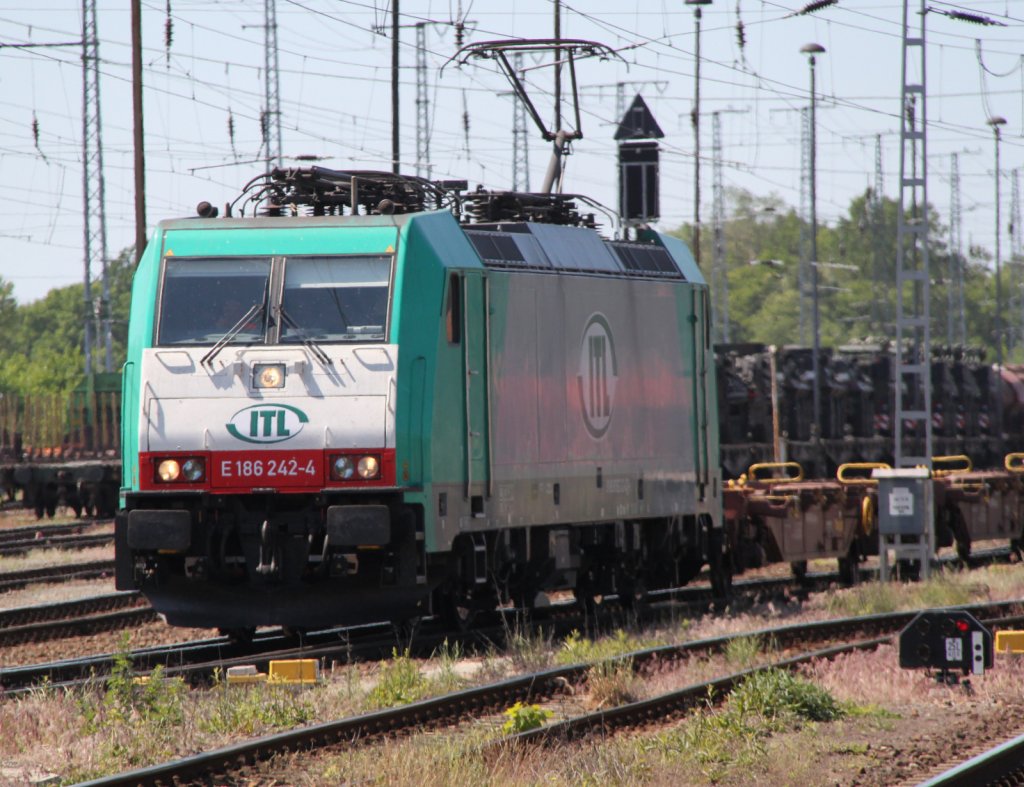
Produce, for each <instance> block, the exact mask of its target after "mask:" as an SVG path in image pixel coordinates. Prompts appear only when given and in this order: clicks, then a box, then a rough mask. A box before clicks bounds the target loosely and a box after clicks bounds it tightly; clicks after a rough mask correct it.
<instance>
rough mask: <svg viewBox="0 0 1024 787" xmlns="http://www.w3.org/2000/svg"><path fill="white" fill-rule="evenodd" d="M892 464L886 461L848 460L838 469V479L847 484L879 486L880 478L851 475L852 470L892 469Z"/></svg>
mask: <svg viewBox="0 0 1024 787" xmlns="http://www.w3.org/2000/svg"><path fill="white" fill-rule="evenodd" d="M891 469H892V466H891V465H889V464H888V463H886V462H847V463H845V464H841V465H839V468H838V469H837V470H836V480H837V481H838V482H839V483H840V484H845V485H846V486H878V479H877V478H871V477H870V476H850V475H847V472H848V471H850V470H891Z"/></svg>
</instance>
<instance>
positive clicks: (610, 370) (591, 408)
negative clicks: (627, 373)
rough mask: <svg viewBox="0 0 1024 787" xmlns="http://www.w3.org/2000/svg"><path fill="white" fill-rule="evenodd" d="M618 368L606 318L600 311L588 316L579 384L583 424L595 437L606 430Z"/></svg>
mask: <svg viewBox="0 0 1024 787" xmlns="http://www.w3.org/2000/svg"><path fill="white" fill-rule="evenodd" d="M618 379H619V367H618V364H617V363H616V360H615V342H614V341H612V331H611V328H609V327H608V320H607V319H605V316H604V315H603V314H601V313H600V312H596V313H594V314H592V315H590V319H589V320H587V327H586V328H584V329H583V340H582V341H581V342H580V365H579V373H578V374H577V375H576V381H577V383H578V385H579V393H580V409H581V410H582V412H583V423H584V425H585V426H586V427H587V431H588V432H590V436H591V437H593V438H594V439H595V440H600V439H601V438H602V437H604V435H605V432H607V431H608V425H609V424H610V423H611V420H612V405H613V404H614V403H615V383H616V381H617V380H618Z"/></svg>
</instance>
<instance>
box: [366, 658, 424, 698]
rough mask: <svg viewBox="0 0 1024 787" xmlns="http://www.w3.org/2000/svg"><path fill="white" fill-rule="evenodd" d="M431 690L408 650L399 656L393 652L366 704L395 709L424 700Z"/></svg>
mask: <svg viewBox="0 0 1024 787" xmlns="http://www.w3.org/2000/svg"><path fill="white" fill-rule="evenodd" d="M428 690H429V681H428V680H427V679H426V678H425V677H424V676H423V675H422V674H420V670H419V667H418V666H417V665H416V662H415V661H413V659H411V658H410V657H409V651H408V649H407V650H405V651H404V652H403V653H402V655H398V648H394V649H392V651H391V661H389V662H387V663H386V664H384V665H383V667H382V668H381V672H380V677H379V679H378V681H377V685H376V686H374V687H373V689H371V690H370V693H369V695H367V698H366V702H367V705H369V707H371V708H393V707H395V706H397V705H406V704H408V703H410V702H415V701H416V700H419V699H422V698H423V697H425V696H426V695H427V692H428Z"/></svg>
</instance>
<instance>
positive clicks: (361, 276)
mask: <svg viewBox="0 0 1024 787" xmlns="http://www.w3.org/2000/svg"><path fill="white" fill-rule="evenodd" d="M390 276H391V257H388V256H358V257H357V256H350V257H291V258H289V259H288V260H287V262H286V265H285V275H284V294H283V296H282V299H281V306H282V309H283V311H284V313H285V315H286V316H287V318H289V319H286V320H282V324H281V337H280V341H281V342H282V343H296V342H301V341H303V340H304V339H307V340H312V341H317V342H332V341H379V340H381V339H383V338H384V326H385V324H386V323H387V312H388V280H389V278H390Z"/></svg>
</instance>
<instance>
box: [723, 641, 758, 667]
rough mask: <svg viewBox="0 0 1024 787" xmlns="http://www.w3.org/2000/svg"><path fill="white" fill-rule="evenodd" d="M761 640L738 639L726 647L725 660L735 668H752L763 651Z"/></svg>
mask: <svg viewBox="0 0 1024 787" xmlns="http://www.w3.org/2000/svg"><path fill="white" fill-rule="evenodd" d="M763 649H764V648H763V646H762V643H761V638H760V637H758V636H750V637H736V638H734V639H731V640H729V642H728V643H727V644H726V646H725V660H726V661H727V662H729V664H730V665H732V666H733V667H738V668H741V669H742V668H746V667H750V666H752V665H753V664H754V663H755V662H756V661H757V657H758V656H760V655H761V652H762V651H763Z"/></svg>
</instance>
